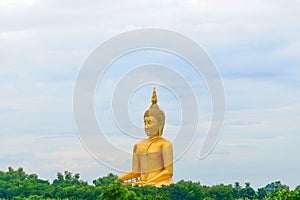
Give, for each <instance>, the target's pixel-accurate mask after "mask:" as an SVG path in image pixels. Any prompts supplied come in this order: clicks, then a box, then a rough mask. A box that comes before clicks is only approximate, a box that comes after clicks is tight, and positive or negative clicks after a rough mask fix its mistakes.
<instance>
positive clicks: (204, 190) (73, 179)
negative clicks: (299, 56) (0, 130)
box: [0, 167, 300, 200]
mask: <svg viewBox="0 0 300 200" xmlns="http://www.w3.org/2000/svg"><path fill="white" fill-rule="evenodd" d="M92 183H93V185H90V184H88V182H86V181H83V180H81V179H80V175H79V174H78V173H75V174H73V173H71V172H68V171H65V172H64V173H60V172H58V173H57V176H56V178H55V179H54V180H53V181H52V182H50V181H48V180H42V179H39V178H38V175H36V174H26V173H25V172H24V170H23V168H21V167H20V168H18V169H16V170H14V169H13V168H11V167H9V168H8V171H7V172H3V171H0V199H27V200H37V199H49V200H51V199H87V200H89V199H105V200H115V199H122V200H152V199H153V200H154V199H158V200H166V199H167V200H182V199H187V200H194V199H200V200H201V199H203V200H213V199H214V200H221V199H226V200H231V199H232V200H233V199H275V200H279V199H280V200H296V199H297V200H299V199H300V186H298V187H296V189H295V190H290V189H289V187H288V186H287V185H283V184H281V182H280V181H276V182H272V183H269V184H267V185H266V186H265V187H263V188H258V189H257V190H255V189H253V188H252V187H251V185H250V183H248V182H247V183H245V186H244V187H242V186H241V184H240V183H238V182H235V183H234V185H231V184H230V185H224V184H217V185H213V186H205V185H201V184H200V182H192V181H184V180H181V181H179V182H177V183H175V184H171V185H169V186H162V187H161V188H157V187H153V186H131V185H128V184H123V183H122V181H120V180H118V177H117V176H116V175H114V174H112V173H110V174H108V175H107V176H104V177H99V178H97V179H95V180H93V182H92Z"/></svg>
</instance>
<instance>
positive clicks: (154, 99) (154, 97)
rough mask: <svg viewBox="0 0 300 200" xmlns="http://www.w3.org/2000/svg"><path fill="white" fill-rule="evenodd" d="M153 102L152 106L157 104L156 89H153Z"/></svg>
mask: <svg viewBox="0 0 300 200" xmlns="http://www.w3.org/2000/svg"><path fill="white" fill-rule="evenodd" d="M151 102H152V104H156V103H157V96H156V91H155V87H153V92H152V98H151Z"/></svg>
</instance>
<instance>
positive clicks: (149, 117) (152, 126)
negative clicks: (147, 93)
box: [144, 88, 165, 138]
mask: <svg viewBox="0 0 300 200" xmlns="http://www.w3.org/2000/svg"><path fill="white" fill-rule="evenodd" d="M151 101H152V104H151V106H150V108H149V109H148V110H146V112H145V114H144V123H145V124H144V125H145V126H144V127H145V132H146V134H147V135H148V136H149V137H150V138H152V137H155V136H161V135H162V133H163V128H164V125H165V114H164V112H163V111H162V110H161V109H159V107H158V105H157V96H156V91H155V88H153V93H152V98H151Z"/></svg>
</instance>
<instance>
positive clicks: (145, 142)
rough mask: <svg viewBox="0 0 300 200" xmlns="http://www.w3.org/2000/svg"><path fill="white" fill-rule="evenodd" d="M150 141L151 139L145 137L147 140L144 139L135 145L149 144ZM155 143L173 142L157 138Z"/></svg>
mask: <svg viewBox="0 0 300 200" xmlns="http://www.w3.org/2000/svg"><path fill="white" fill-rule="evenodd" d="M149 143H151V141H150V140H149V139H145V140H142V141H140V142H138V143H136V144H135V146H141V145H144V144H149ZM155 143H163V144H171V142H170V141H169V140H167V139H165V138H159V140H156V141H155Z"/></svg>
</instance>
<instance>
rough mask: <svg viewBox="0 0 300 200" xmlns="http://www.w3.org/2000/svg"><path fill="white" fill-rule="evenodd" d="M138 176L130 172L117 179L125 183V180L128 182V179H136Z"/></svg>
mask: <svg viewBox="0 0 300 200" xmlns="http://www.w3.org/2000/svg"><path fill="white" fill-rule="evenodd" d="M139 176H140V173H136V172H133V171H131V172H128V173H126V174H123V175H121V176H119V179H121V180H123V181H126V180H130V179H134V178H138V177H139Z"/></svg>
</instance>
